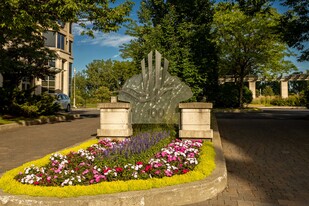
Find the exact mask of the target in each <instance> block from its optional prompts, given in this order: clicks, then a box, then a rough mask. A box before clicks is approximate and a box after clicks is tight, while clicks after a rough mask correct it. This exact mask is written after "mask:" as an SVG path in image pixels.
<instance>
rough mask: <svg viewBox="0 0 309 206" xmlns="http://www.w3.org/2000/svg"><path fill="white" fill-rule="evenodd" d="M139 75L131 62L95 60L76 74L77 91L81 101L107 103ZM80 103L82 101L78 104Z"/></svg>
mask: <svg viewBox="0 0 309 206" xmlns="http://www.w3.org/2000/svg"><path fill="white" fill-rule="evenodd" d="M135 74H137V69H136V67H135V65H134V64H133V63H132V62H129V61H122V62H120V61H112V60H110V59H108V60H94V61H92V62H91V63H89V64H88V65H87V66H86V69H85V70H83V71H82V72H78V73H77V74H76V90H77V95H78V96H80V100H83V102H86V101H88V100H90V99H92V100H95V101H94V102H93V103H96V101H103V100H104V101H107V100H109V97H110V95H113V94H115V93H117V92H118V91H119V90H120V88H121V87H122V85H123V84H124V83H125V81H126V80H127V79H129V78H130V77H132V76H133V75H135ZM78 103H80V101H79V102H78Z"/></svg>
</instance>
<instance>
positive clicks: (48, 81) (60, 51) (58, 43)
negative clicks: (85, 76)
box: [0, 22, 74, 96]
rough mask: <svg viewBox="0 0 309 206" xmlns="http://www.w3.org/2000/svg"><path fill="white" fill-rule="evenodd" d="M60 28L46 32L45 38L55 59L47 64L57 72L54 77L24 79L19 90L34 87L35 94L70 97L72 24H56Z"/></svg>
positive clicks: (0, 77)
mask: <svg viewBox="0 0 309 206" xmlns="http://www.w3.org/2000/svg"><path fill="white" fill-rule="evenodd" d="M58 23H59V24H60V26H61V28H60V30H59V31H57V32H54V31H47V32H45V33H44V34H43V35H44V37H45V46H46V47H48V48H50V49H51V50H53V51H55V53H56V56H57V57H56V58H55V59H54V60H53V61H51V62H49V65H50V66H51V69H55V70H57V71H59V72H58V73H57V74H56V75H54V76H46V77H45V78H44V79H39V78H34V79H31V80H29V79H24V81H23V82H22V83H21V85H20V88H21V89H27V88H30V87H31V86H35V94H41V93H43V92H47V93H50V94H52V93H64V94H67V95H68V96H71V91H72V87H71V82H72V81H71V80H72V71H73V69H72V65H73V40H74V38H73V34H72V23H62V22H58ZM2 83H3V77H2V75H1V74H0V86H2Z"/></svg>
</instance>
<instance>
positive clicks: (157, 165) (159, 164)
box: [154, 162, 162, 168]
mask: <svg viewBox="0 0 309 206" xmlns="http://www.w3.org/2000/svg"><path fill="white" fill-rule="evenodd" d="M161 166H162V163H160V162H159V163H156V164H154V167H155V168H158V167H161Z"/></svg>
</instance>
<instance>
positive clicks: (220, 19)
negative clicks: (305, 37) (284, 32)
mask: <svg viewBox="0 0 309 206" xmlns="http://www.w3.org/2000/svg"><path fill="white" fill-rule="evenodd" d="M279 18H280V15H279V14H278V13H276V12H275V11H274V10H270V12H267V13H261V12H257V13H256V14H255V15H253V16H248V15H246V14H245V13H244V12H242V11H241V10H240V8H239V7H238V6H237V5H234V6H232V5H230V4H219V6H218V7H217V11H216V13H215V16H214V30H215V33H216V39H215V41H216V43H217V45H218V47H219V49H220V64H219V68H220V72H221V74H232V75H234V76H235V78H236V81H237V83H238V86H239V106H240V107H242V106H243V102H242V99H243V98H242V96H243V87H244V77H245V76H246V75H250V74H251V75H258V74H259V75H274V74H278V73H283V72H288V71H290V70H291V69H293V68H295V66H294V65H293V64H292V63H291V62H290V61H286V60H285V59H284V57H286V56H289V55H291V53H289V52H288V50H287V49H288V48H287V45H286V44H285V43H284V42H282V41H281V38H280V35H278V34H275V32H273V31H274V28H275V27H276V26H277V25H278V23H279Z"/></svg>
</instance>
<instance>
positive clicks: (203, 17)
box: [122, 0, 218, 100]
mask: <svg viewBox="0 0 309 206" xmlns="http://www.w3.org/2000/svg"><path fill="white" fill-rule="evenodd" d="M212 6H213V3H212V2H211V1H209V0H194V1H180V0H168V1H164V0H156V1H151V0H143V1H142V2H141V7H140V11H139V12H138V17H139V22H138V23H137V22H133V23H132V24H131V25H130V26H129V27H128V32H127V34H129V35H131V36H134V37H135V39H134V40H132V41H131V42H130V43H129V44H126V45H124V46H123V48H122V56H123V57H124V58H132V59H133V61H134V63H135V64H136V66H137V67H138V68H140V61H141V60H142V59H143V58H145V57H146V56H147V54H148V53H149V52H150V51H151V50H158V51H159V52H160V53H161V54H163V56H164V57H165V58H166V59H168V60H169V62H170V64H169V72H170V73H171V74H172V75H177V76H178V77H179V78H180V79H181V80H182V81H184V82H185V83H186V84H188V85H189V86H190V87H191V89H192V91H193V94H194V98H195V99H196V100H200V99H202V98H203V97H204V96H208V97H210V96H211V94H210V93H211V92H212V91H215V89H214V87H216V86H217V85H218V83H217V79H218V78H216V77H217V70H216V69H215V68H216V62H217V61H216V58H217V56H216V51H215V45H214V43H213V42H212V41H211V38H212V37H211V32H210V31H211V22H212V16H213V7H212Z"/></svg>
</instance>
